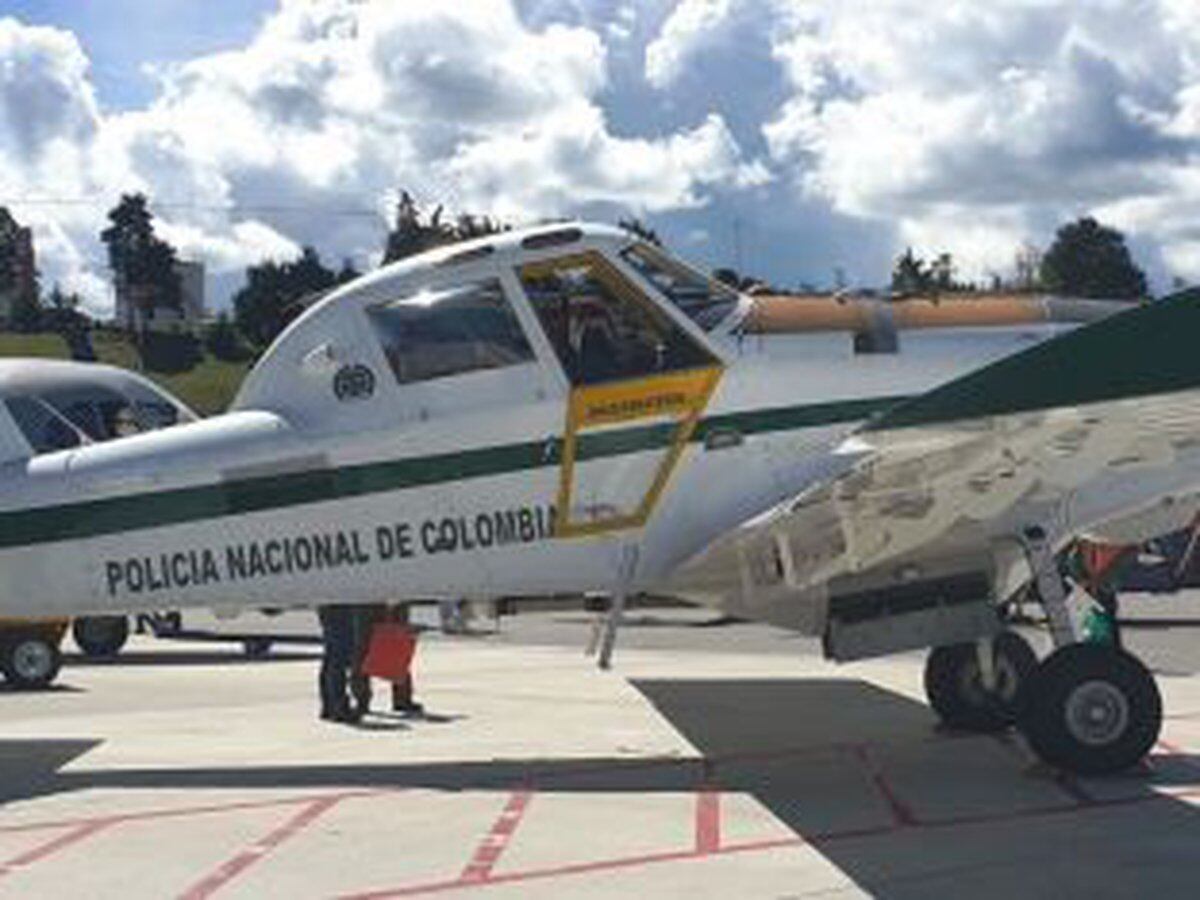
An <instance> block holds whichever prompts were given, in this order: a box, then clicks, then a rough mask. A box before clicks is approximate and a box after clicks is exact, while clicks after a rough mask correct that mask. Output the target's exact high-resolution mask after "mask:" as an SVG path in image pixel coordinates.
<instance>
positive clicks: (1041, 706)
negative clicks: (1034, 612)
mask: <svg viewBox="0 0 1200 900" xmlns="http://www.w3.org/2000/svg"><path fill="white" fill-rule="evenodd" d="M1022 544H1023V546H1024V548H1025V552H1026V555H1027V556H1028V558H1029V562H1030V565H1031V566H1032V567H1033V571H1034V584H1035V586H1036V588H1037V592H1038V595H1039V599H1040V600H1041V602H1042V606H1043V607H1044V608H1045V610H1046V617H1047V619H1048V620H1049V622H1050V633H1051V636H1052V637H1053V638H1054V644H1055V647H1056V649H1055V651H1054V652H1053V653H1052V654H1050V656H1048V657H1047V658H1046V659H1045V660H1044V661H1043V662H1042V663H1041V665H1039V666H1038V667H1037V669H1036V670H1035V671H1034V672H1033V673H1032V674H1031V675H1030V676H1029V678H1028V679H1027V680H1026V683H1025V685H1024V687H1023V688H1022V689H1021V693H1020V695H1019V697H1018V704H1017V710H1018V711H1017V727H1018V728H1019V729H1020V731H1021V733H1022V734H1023V735H1024V736H1025V739H1026V740H1027V741H1029V746H1030V747H1031V748H1032V749H1033V751H1034V752H1035V753H1037V755H1038V756H1039V757H1041V758H1042V759H1043V760H1045V761H1046V762H1048V763H1050V764H1051V765H1053V766H1057V767H1059V768H1062V769H1067V770H1069V771H1072V772H1077V773H1079V774H1081V775H1101V774H1107V773H1110V772H1119V771H1122V770H1124V769H1128V768H1130V767H1132V766H1134V765H1136V764H1137V763H1138V762H1139V761H1141V759H1142V758H1143V757H1144V756H1145V755H1146V754H1147V753H1148V752H1149V751H1150V749H1151V748H1152V747H1153V746H1154V744H1155V742H1156V741H1157V740H1158V734H1159V731H1160V730H1161V728H1162V698H1161V696H1160V695H1159V693H1158V686H1157V685H1156V684H1155V683H1154V676H1152V675H1151V674H1150V672H1149V670H1148V669H1147V668H1146V667H1145V666H1144V665H1142V663H1141V662H1139V661H1138V660H1137V659H1136V658H1134V657H1133V656H1131V655H1130V654H1128V653H1126V652H1125V651H1123V650H1119V649H1117V648H1116V647H1113V646H1110V645H1105V644H1091V643H1082V644H1081V643H1076V642H1075V641H1076V635H1075V630H1074V625H1073V623H1072V621H1071V617H1070V610H1069V609H1068V608H1067V603H1066V600H1067V592H1066V587H1065V586H1064V585H1063V582H1062V578H1061V576H1060V575H1059V572H1058V564H1057V560H1056V559H1055V557H1054V554H1053V552H1052V549H1051V543H1050V541H1048V540H1047V539H1046V536H1045V533H1044V532H1043V531H1042V530H1041V529H1038V528H1034V529H1028V530H1027V531H1026V533H1025V535H1024V536H1023V540H1022Z"/></svg>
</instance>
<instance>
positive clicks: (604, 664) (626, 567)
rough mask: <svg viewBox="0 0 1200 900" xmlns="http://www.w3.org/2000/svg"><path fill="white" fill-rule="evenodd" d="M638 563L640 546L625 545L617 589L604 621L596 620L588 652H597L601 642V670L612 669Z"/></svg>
mask: <svg viewBox="0 0 1200 900" xmlns="http://www.w3.org/2000/svg"><path fill="white" fill-rule="evenodd" d="M637 563H638V545H637V544H624V545H623V546H622V547H621V562H620V567H621V568H620V572H619V574H618V581H617V589H616V591H615V592H614V593H613V595H612V597H611V598H609V603H608V612H607V613H605V615H604V618H603V620H601V619H600V617H597V618H596V622H595V626H594V628H593V631H592V637H591V639H590V640H589V641H588V646H587V650H586V652H587V654H588V655H589V656H590V655H591V654H592V653H594V652H595V651H596V644H597V642H599V645H600V655H599V658H598V659H597V660H596V664H597V665H598V666H599V667H600V668H601V669H610V668H612V655H613V650H614V648H615V647H616V645H617V630H618V629H619V628H620V627H621V621H622V619H623V618H624V616H625V602H626V600H627V599H628V598H629V588H630V585H631V584H632V583H633V576H634V573H635V572H636V571H637ZM601 629H602V630H601Z"/></svg>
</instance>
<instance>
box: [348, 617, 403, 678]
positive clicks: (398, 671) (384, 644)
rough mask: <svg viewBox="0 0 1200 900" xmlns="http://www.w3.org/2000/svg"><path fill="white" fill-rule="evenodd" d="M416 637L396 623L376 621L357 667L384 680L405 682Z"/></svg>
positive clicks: (373, 676) (366, 673)
mask: <svg viewBox="0 0 1200 900" xmlns="http://www.w3.org/2000/svg"><path fill="white" fill-rule="evenodd" d="M416 649H417V637H416V635H415V634H413V633H412V632H411V631H410V630H409V629H408V627H407V626H405V625H401V624H399V623H398V622H379V623H378V624H376V625H375V627H374V628H372V629H371V640H370V642H369V643H368V644H367V652H366V654H365V655H364V656H363V661H362V665H361V666H360V667H359V668H360V669H361V670H362V673H363V674H364V675H369V676H371V677H372V678H382V679H383V680H384V681H397V682H399V681H404V680H405V679H406V678H408V670H409V668H410V667H411V666H412V658H413V652H414V651H415V650H416Z"/></svg>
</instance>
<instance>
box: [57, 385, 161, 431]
mask: <svg viewBox="0 0 1200 900" xmlns="http://www.w3.org/2000/svg"><path fill="white" fill-rule="evenodd" d="M39 399H40V400H42V401H43V402H45V403H46V404H47V405H48V406H50V407H52V408H53V409H54V411H55V412H57V413H58V414H59V415H60V416H62V417H63V418H64V419H66V420H67V421H68V422H69V423H71V425H73V426H74V427H75V428H77V429H78V430H79V431H81V432H82V433H83V434H85V435H86V436H87V437H88V438H89V439H90V440H93V441H111V440H113V439H114V438H119V437H128V436H129V435H131V434H139V433H140V432H143V431H149V430H151V429H152V428H153V427H154V426H153V424H151V423H149V422H145V421H142V418H141V417H140V416H139V415H138V411H137V410H136V409H135V404H134V403H133V402H131V401H130V399H129V398H128V397H126V396H125V395H124V394H122V393H120V392H119V391H115V390H111V389H109V388H107V387H102V386H100V385H69V386H64V387H56V388H52V389H50V390H46V391H43V392H42V393H41V394H40V395H39Z"/></svg>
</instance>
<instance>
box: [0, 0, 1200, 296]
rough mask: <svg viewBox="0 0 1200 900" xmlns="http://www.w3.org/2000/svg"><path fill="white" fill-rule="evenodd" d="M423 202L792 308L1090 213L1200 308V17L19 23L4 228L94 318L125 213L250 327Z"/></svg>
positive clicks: (241, 1) (526, 3)
mask: <svg viewBox="0 0 1200 900" xmlns="http://www.w3.org/2000/svg"><path fill="white" fill-rule="evenodd" d="M400 187H405V188H407V189H409V190H410V191H412V192H413V193H414V194H416V195H417V196H418V197H419V198H421V199H422V200H424V201H426V202H428V203H444V204H446V205H447V206H448V207H449V208H450V209H451V210H470V211H476V212H487V213H492V214H494V215H499V216H502V217H504V218H506V219H510V220H526V219H535V218H539V217H546V216H562V215H581V216H586V217H596V218H601V219H606V220H613V219H615V218H616V217H617V216H618V215H622V214H625V213H628V212H633V213H635V214H637V215H640V216H642V217H643V218H645V219H646V220H647V221H649V222H650V223H651V224H652V225H653V226H654V227H656V228H657V229H658V230H659V231H660V232H661V233H662V234H663V235H664V236H665V237H666V238H667V240H668V241H669V243H670V244H671V245H672V246H673V247H675V249H677V250H678V251H679V252H680V253H682V254H683V255H684V256H687V257H689V258H692V259H694V260H695V261H697V262H699V263H702V264H705V265H734V264H737V263H738V261H739V260H740V262H741V265H742V267H743V268H744V269H746V270H749V271H751V272H753V273H756V274H760V275H762V276H764V277H767V278H770V279H772V280H775V281H777V282H779V283H782V284H785V285H794V284H797V283H799V282H802V281H808V282H813V283H817V284H828V283H830V282H831V281H833V280H834V278H835V274H834V273H835V272H837V271H838V270H841V272H843V273H844V276H845V278H846V279H847V281H849V282H850V283H852V284H862V285H874V284H880V283H882V282H883V281H885V280H886V277H887V272H888V270H889V266H890V260H891V259H892V258H893V257H894V256H895V255H896V253H897V252H899V251H900V250H902V249H903V248H904V247H905V246H906V245H912V246H914V247H915V248H917V249H918V250H919V251H922V252H927V253H931V254H932V253H935V252H940V251H942V250H948V251H950V252H952V253H953V254H954V255H955V258H956V259H957V260H959V262H960V267H961V269H962V270H963V272H964V274H966V275H968V276H970V277H987V276H988V275H989V274H990V273H993V272H995V273H999V274H1006V273H1008V272H1009V271H1010V270H1011V268H1012V263H1013V257H1014V254H1015V252H1016V250H1017V249H1018V248H1019V247H1020V246H1021V245H1022V244H1024V243H1032V244H1034V245H1041V246H1044V245H1046V244H1047V243H1048V241H1049V240H1050V237H1051V236H1052V234H1053V231H1054V228H1055V227H1056V225H1058V224H1061V223H1062V222H1064V221H1066V220H1069V219H1071V218H1074V217H1076V216H1078V215H1080V214H1084V213H1091V214H1094V215H1096V216H1098V217H1099V218H1100V219H1101V220H1103V221H1105V222H1107V223H1110V224H1113V225H1115V226H1117V227H1119V228H1122V229H1124V230H1125V231H1126V232H1127V233H1128V234H1129V235H1130V237H1131V239H1132V242H1133V245H1134V248H1135V252H1136V254H1137V256H1138V259H1139V261H1140V262H1141V263H1142V264H1143V265H1144V266H1145V267H1146V268H1147V269H1148V270H1149V271H1150V273H1151V275H1152V277H1153V278H1154V280H1155V283H1156V286H1158V287H1160V288H1164V287H1166V286H1167V284H1168V282H1169V281H1170V280H1171V279H1172V278H1173V277H1178V278H1182V279H1185V280H1187V281H1200V3H1197V2H1196V0H989V2H986V3H984V2H977V0H941V2H939V3H936V4H929V3H927V2H926V0H805V2H801V0H639V2H631V0H452V2H446V0H436V2H424V0H203V2H201V0H104V2H103V3H99V2H97V3H82V2H78V0H0V203H2V204H5V205H8V206H9V207H10V208H11V209H12V210H13V211H14V212H15V213H16V214H17V216H18V218H20V219H21V220H23V221H25V222H27V223H29V224H32V225H34V226H35V228H36V238H37V244H38V252H39V257H40V265H41V268H42V270H43V275H44V280H45V281H47V282H52V281H60V282H62V283H63V284H64V285H65V286H67V287H69V288H71V289H75V290H78V291H80V292H81V293H83V294H84V295H85V296H86V297H87V298H88V302H89V305H90V306H91V307H92V309H93V310H94V311H98V312H103V311H104V310H105V308H106V307H109V306H111V299H110V296H109V291H108V288H107V286H106V279H107V272H106V269H105V265H104V254H103V248H102V246H101V245H100V244H99V243H98V241H97V238H96V234H97V233H98V231H99V230H100V228H101V227H102V226H103V222H104V216H105V212H106V210H107V209H108V208H109V207H111V205H112V204H113V202H114V201H115V199H116V198H117V197H118V195H119V194H120V192H122V191H132V190H142V191H145V192H147V193H148V194H150V195H151V197H152V198H153V202H154V208H155V211H156V213H157V215H158V217H159V222H160V230H161V231H162V232H163V233H164V234H165V235H166V236H167V237H168V238H169V239H170V240H172V241H173V242H174V243H175V244H176V245H177V246H178V247H179V248H180V249H181V250H182V252H183V254H184V255H186V256H189V257H195V258H202V259H203V260H204V261H205V262H206V263H207V265H208V267H209V271H210V273H212V274H213V278H212V283H211V287H212V293H213V295H214V296H216V297H222V296H226V295H227V294H228V291H229V289H230V287H231V286H232V285H235V284H236V282H237V281H238V279H239V277H240V275H239V273H240V271H241V270H242V269H243V268H244V267H245V266H246V265H247V264H249V263H252V262H254V261H257V260H259V259H261V258H264V257H268V256H271V257H276V258H281V257H286V256H288V255H289V254H291V253H294V252H295V251H296V249H297V248H298V247H299V246H300V245H302V244H308V243H310V244H313V245H315V246H316V247H317V248H318V249H319V250H320V251H321V253H322V254H323V255H324V256H326V257H328V258H330V259H331V260H332V261H338V260H340V259H341V258H343V257H348V258H351V259H352V260H354V261H355V262H356V264H357V265H359V266H360V267H362V266H367V265H370V264H372V263H373V262H374V260H375V259H377V257H378V252H379V248H380V246H381V243H382V240H383V235H384V231H385V227H386V217H387V215H388V212H389V209H390V207H391V205H392V203H393V202H394V198H395V195H396V190H397V189H398V188H400Z"/></svg>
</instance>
